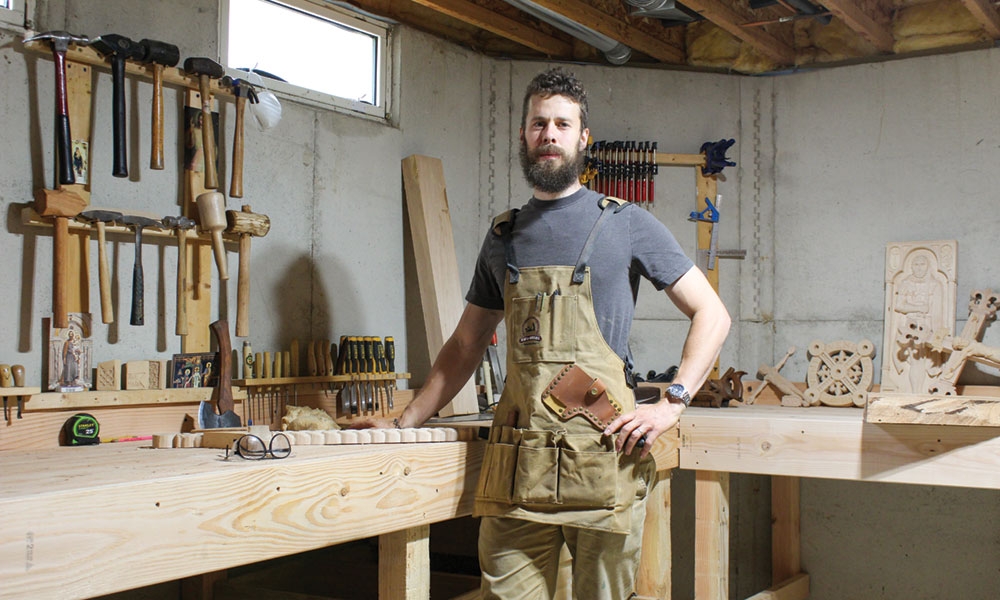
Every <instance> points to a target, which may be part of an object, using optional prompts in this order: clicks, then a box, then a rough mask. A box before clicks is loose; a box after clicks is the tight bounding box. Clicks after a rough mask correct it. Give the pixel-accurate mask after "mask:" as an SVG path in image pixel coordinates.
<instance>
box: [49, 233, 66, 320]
mask: <svg viewBox="0 0 1000 600" xmlns="http://www.w3.org/2000/svg"><path fill="white" fill-rule="evenodd" d="M68 241H69V219H67V218H66V217H56V221H55V233H54V234H53V237H52V326H53V327H55V328H57V329H63V328H65V327H69V316H68V315H67V314H66V283H67V281H66V279H67V272H66V262H67V261H68V260H69V255H68V252H67V246H66V244H67V242H68Z"/></svg>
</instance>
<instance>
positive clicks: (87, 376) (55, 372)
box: [48, 313, 94, 392]
mask: <svg viewBox="0 0 1000 600" xmlns="http://www.w3.org/2000/svg"><path fill="white" fill-rule="evenodd" d="M67 316H68V321H69V322H68V324H67V326H66V327H52V326H51V321H49V323H50V327H49V346H48V349H49V359H48V369H49V376H48V389H49V390H52V391H57V392H82V391H83V390H89V389H90V388H91V385H92V384H93V375H92V374H93V370H94V365H93V355H94V350H93V347H94V343H93V341H92V340H91V339H90V334H91V328H90V313H69V314H68V315H67Z"/></svg>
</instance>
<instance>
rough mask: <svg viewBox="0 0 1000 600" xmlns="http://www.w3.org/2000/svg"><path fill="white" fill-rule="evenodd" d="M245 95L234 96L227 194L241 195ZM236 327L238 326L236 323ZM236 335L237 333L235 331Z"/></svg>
mask: <svg viewBox="0 0 1000 600" xmlns="http://www.w3.org/2000/svg"><path fill="white" fill-rule="evenodd" d="M246 106H247V99H246V97H245V96H239V97H237V98H236V130H235V132H234V133H233V175H232V178H231V179H230V182H229V195H230V196H232V197H233V198H242V197H243V116H244V114H245V113H246ZM237 329H239V326H238V325H237ZM236 335H239V333H237V334H236Z"/></svg>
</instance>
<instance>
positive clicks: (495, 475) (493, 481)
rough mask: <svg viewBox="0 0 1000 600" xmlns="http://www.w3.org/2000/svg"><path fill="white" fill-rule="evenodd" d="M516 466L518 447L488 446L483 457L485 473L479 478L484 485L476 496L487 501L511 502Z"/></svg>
mask: <svg viewBox="0 0 1000 600" xmlns="http://www.w3.org/2000/svg"><path fill="white" fill-rule="evenodd" d="M516 464H517V446H515V445H513V444H487V445H486V453H485V455H484V456H483V472H482V475H481V476H480V478H479V479H480V481H481V482H482V484H481V485H480V490H479V492H478V493H477V494H476V495H477V496H478V497H480V498H483V499H486V500H499V501H502V502H510V498H511V487H512V486H513V484H514V467H515V465H516Z"/></svg>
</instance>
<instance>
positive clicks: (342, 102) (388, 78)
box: [16, 0, 395, 121]
mask: <svg viewBox="0 0 1000 600" xmlns="http://www.w3.org/2000/svg"><path fill="white" fill-rule="evenodd" d="M16 1H17V0H16ZM276 1H278V2H280V3H282V4H287V5H289V6H292V7H295V8H299V9H302V10H304V11H307V12H311V13H315V14H318V15H321V16H322V15H323V14H324V13H327V15H328V16H329V18H330V19H332V20H335V21H338V22H341V23H344V24H346V25H350V26H352V27H355V28H357V29H360V30H362V31H366V32H368V33H371V34H372V35H374V36H376V38H377V39H378V40H379V41H378V49H377V52H378V60H379V62H380V63H381V64H380V67H381V68H380V69H379V73H380V80H379V81H378V82H376V86H377V90H378V96H379V98H381V99H382V105H381V106H377V105H372V104H367V103H365V102H360V101H356V100H350V99H347V98H341V97H339V96H333V95H331V94H327V93H324V92H318V91H316V90H310V89H308V88H304V87H301V86H297V85H293V84H290V83H287V82H283V81H276V80H274V79H268V78H266V77H265V78H263V79H264V85H265V86H267V88H268V89H269V90H271V91H272V92H274V94H275V95H276V96H278V97H279V98H286V99H288V100H292V101H298V102H302V103H303V104H307V105H310V106H315V107H318V108H328V109H334V110H338V111H347V112H350V113H355V114H360V115H364V116H366V117H373V118H375V119H378V120H382V121H389V120H390V117H391V115H392V98H393V93H394V90H395V86H394V85H392V81H393V79H392V77H393V75H392V64H393V58H392V50H391V48H392V43H391V40H392V37H391V35H392V29H391V27H390V26H389V25H388V24H387V23H385V22H383V21H379V20H377V19H375V18H372V17H368V16H365V15H362V14H358V13H355V12H352V11H349V10H346V9H343V8H339V7H337V6H335V5H333V4H331V3H330V2H325V1H322V0H317V1H314V0H276ZM229 3H230V0H219V54H220V57H221V62H222V64H226V63H227V62H228V56H227V53H228V51H229V35H228V23H229ZM226 73H227V74H229V75H230V76H232V77H236V78H239V77H243V76H245V73H244V72H243V71H238V70H236V69H230V68H228V67H227V68H226Z"/></svg>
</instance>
